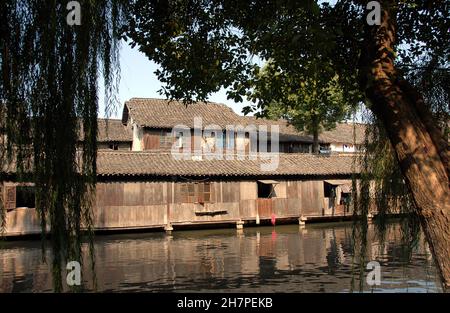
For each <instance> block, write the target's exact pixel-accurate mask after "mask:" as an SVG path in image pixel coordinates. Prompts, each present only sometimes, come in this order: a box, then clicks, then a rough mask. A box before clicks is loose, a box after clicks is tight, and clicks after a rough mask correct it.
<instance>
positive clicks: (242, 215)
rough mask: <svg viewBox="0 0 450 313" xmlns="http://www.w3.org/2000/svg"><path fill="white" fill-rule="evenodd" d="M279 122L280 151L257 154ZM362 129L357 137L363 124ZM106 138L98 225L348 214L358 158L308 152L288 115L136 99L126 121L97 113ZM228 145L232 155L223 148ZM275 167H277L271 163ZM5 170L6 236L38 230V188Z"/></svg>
mask: <svg viewBox="0 0 450 313" xmlns="http://www.w3.org/2000/svg"><path fill="white" fill-rule="evenodd" d="M197 120H200V121H201V125H202V126H201V128H199V129H195V126H196V121H197ZM229 126H231V127H229ZM275 126H277V127H278V128H279V149H280V151H281V153H279V154H274V153H269V154H266V156H268V157H269V159H267V160H265V159H263V158H262V156H261V154H258V153H261V152H263V151H265V149H264V147H262V146H261V143H262V142H263V141H262V140H261V138H262V137H261V136H263V133H264V131H263V130H264V129H267V131H268V137H269V139H268V142H267V146H268V151H272V152H274V148H273V147H272V145H273V144H275V137H273V136H275V135H272V133H271V130H273V129H272V128H275ZM230 128H233V129H234V132H233V131H230ZM355 129H356V130H357V133H356V134H357V136H356V137H357V142H358V143H359V142H361V129H362V128H361V126H358V127H356V128H355ZM173 130H174V131H173ZM352 131H353V126H352V125H349V124H339V125H338V127H337V128H336V130H334V131H327V132H324V133H323V134H322V135H321V137H320V141H321V143H322V144H323V145H331V147H332V148H331V150H333V145H334V146H336V145H338V144H341V143H344V144H345V145H350V144H352V142H353V135H352ZM80 140H83V137H82V136H80ZM98 141H99V152H98V166H97V173H98V184H97V190H96V203H95V207H94V223H95V227H96V228H98V229H103V230H112V229H136V228H152V227H171V226H172V225H173V226H178V225H186V224H188V225H191V224H210V223H236V222H240V221H256V222H259V221H260V220H264V219H270V218H271V217H272V215H275V217H276V218H277V219H280V218H299V217H300V216H308V217H323V216H336V215H339V216H340V215H344V214H347V213H348V212H347V210H344V209H343V207H344V206H343V203H344V202H345V201H347V200H345V201H344V200H343V199H348V197H349V191H350V190H349V184H350V177H351V174H352V162H353V159H352V156H351V155H349V154H345V153H342V154H339V153H331V154H325V155H313V154H310V153H301V152H307V151H310V150H311V149H310V146H311V143H312V137H311V136H309V135H307V134H304V133H301V132H298V131H296V130H295V128H294V127H293V126H292V125H289V124H288V123H287V122H286V121H282V120H280V121H269V120H265V119H255V118H253V117H243V116H239V115H237V114H235V113H234V112H233V111H232V110H231V108H228V107H226V106H225V105H220V104H214V103H208V104H205V103H197V104H193V105H191V106H189V107H188V108H186V107H185V106H184V105H183V104H182V103H177V102H167V101H163V100H156V99H132V100H130V101H128V102H126V103H125V107H124V110H123V117H122V120H121V121H119V120H110V121H108V122H107V121H105V120H99V134H98ZM335 150H336V149H335ZM221 151H222V152H224V153H225V155H222V154H216V153H219V152H221ZM197 152H198V153H197ZM342 152H347V151H345V149H344V150H343V151H342ZM218 155H221V156H223V158H220V157H217V156H218ZM268 164H272V165H274V167H273V168H271V169H269V170H264V167H263V165H268ZM3 177H5V179H4V181H3V182H2V184H0V187H2V189H1V190H0V195H1V196H2V198H3V202H4V204H5V207H6V208H7V210H8V213H7V220H8V223H7V234H10V235H11V234H24V233H38V232H40V226H39V223H38V221H37V217H36V213H35V212H34V210H33V209H28V208H29V207H33V202H34V194H33V188H32V185H31V184H27V185H23V184H16V183H14V180H15V175H14V171H13V170H7V171H6V173H4V175H3ZM348 201H349V200H348Z"/></svg>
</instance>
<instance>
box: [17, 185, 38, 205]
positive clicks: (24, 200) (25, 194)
mask: <svg viewBox="0 0 450 313" xmlns="http://www.w3.org/2000/svg"><path fill="white" fill-rule="evenodd" d="M16 207H18V208H22V207H26V208H34V207H36V202H35V194H34V187H33V186H17V187H16Z"/></svg>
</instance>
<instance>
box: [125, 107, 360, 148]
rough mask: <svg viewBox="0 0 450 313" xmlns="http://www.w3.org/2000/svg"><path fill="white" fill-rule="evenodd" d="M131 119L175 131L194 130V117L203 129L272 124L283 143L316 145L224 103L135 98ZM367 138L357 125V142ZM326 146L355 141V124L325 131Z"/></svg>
mask: <svg viewBox="0 0 450 313" xmlns="http://www.w3.org/2000/svg"><path fill="white" fill-rule="evenodd" d="M129 117H131V118H132V119H133V122H135V123H136V124H138V125H139V126H143V127H149V128H173V127H174V126H176V125H186V126H188V127H191V128H192V127H193V126H194V125H193V124H194V118H195V117H201V118H202V126H203V127H205V126H207V125H217V126H219V127H221V128H224V129H225V128H226V126H227V125H234V126H236V125H242V126H244V127H245V126H248V125H255V126H257V127H258V126H260V125H266V126H268V131H270V127H269V126H272V125H278V126H279V128H280V141H282V142H285V141H299V142H312V141H313V138H312V136H311V135H309V134H307V133H305V132H299V131H297V130H296V129H295V127H294V126H293V125H290V124H289V123H288V122H287V121H286V120H277V121H275V120H269V119H263V118H258V119H257V118H255V117H252V116H241V115H238V114H236V113H235V112H234V111H233V110H232V109H231V108H230V107H228V106H226V105H224V104H218V103H212V102H207V103H205V102H198V103H194V104H190V105H188V106H187V107H186V106H185V105H184V104H183V103H182V102H178V101H168V100H164V99H152V98H149V99H145V98H132V99H131V100H129V101H127V102H125V106H124V111H123V117H122V122H123V123H127V122H128V119H129ZM363 139H364V126H363V125H361V124H357V125H356V142H357V143H362V142H363ZM319 141H320V142H323V143H333V142H336V143H337V142H339V143H341V142H345V143H351V142H353V124H345V123H342V124H338V125H337V127H336V129H334V130H331V131H325V132H323V133H322V134H320V136H319Z"/></svg>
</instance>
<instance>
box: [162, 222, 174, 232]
mask: <svg viewBox="0 0 450 313" xmlns="http://www.w3.org/2000/svg"><path fill="white" fill-rule="evenodd" d="M164 230H165V231H166V233H168V234H171V233H172V231H173V227H172V224H170V223H167V224H166V226H164Z"/></svg>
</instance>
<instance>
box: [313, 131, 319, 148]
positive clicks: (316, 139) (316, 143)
mask: <svg viewBox="0 0 450 313" xmlns="http://www.w3.org/2000/svg"><path fill="white" fill-rule="evenodd" d="M312 152H313V153H314V154H318V153H319V130H318V129H317V128H315V129H314V131H313V146H312Z"/></svg>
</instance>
